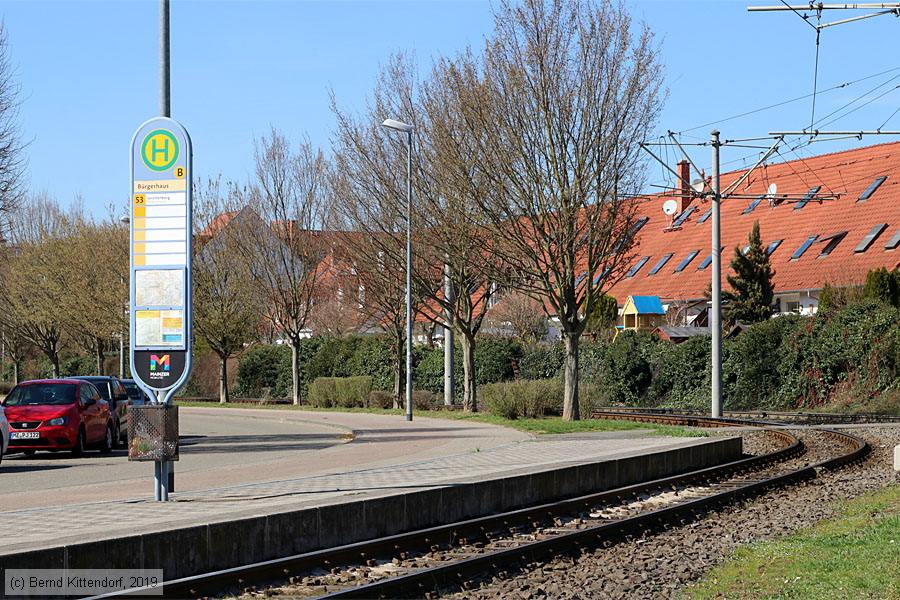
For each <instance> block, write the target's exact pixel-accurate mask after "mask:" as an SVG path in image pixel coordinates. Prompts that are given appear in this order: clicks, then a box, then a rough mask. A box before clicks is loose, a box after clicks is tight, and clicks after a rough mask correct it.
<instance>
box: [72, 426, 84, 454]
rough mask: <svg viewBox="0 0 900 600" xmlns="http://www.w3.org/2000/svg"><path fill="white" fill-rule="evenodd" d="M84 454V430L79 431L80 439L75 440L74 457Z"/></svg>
mask: <svg viewBox="0 0 900 600" xmlns="http://www.w3.org/2000/svg"><path fill="white" fill-rule="evenodd" d="M83 454H84V429H83V428H82V429H79V430H78V437H77V438H75V446H74V447H73V448H72V456H81V455H83Z"/></svg>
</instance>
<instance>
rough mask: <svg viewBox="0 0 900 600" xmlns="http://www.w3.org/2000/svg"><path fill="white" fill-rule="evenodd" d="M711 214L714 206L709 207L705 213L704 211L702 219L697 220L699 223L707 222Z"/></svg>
mask: <svg viewBox="0 0 900 600" xmlns="http://www.w3.org/2000/svg"><path fill="white" fill-rule="evenodd" d="M711 216H712V207H710V208H709V209H707V211H706V212H705V213H703V216H702V217H700V219H699V220H698V221H697V224H698V225H699V224H700V223H706V220H707V219H708V218H710V217H711Z"/></svg>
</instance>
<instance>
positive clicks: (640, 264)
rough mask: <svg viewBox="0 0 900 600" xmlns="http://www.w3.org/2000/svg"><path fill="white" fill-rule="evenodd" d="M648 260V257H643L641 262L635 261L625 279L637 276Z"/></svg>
mask: <svg viewBox="0 0 900 600" xmlns="http://www.w3.org/2000/svg"><path fill="white" fill-rule="evenodd" d="M648 260H650V257H649V256H644V257H643V258H641V260H639V261H637V262H636V263H635V264H634V266H633V267H631V270H630V271H628V274H627V275H626V277H634V276H635V275H637V272H638V271H640V270H641V267H643V266H644V265H645V264H646V263H647V261H648Z"/></svg>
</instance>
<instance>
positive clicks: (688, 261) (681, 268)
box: [675, 250, 700, 273]
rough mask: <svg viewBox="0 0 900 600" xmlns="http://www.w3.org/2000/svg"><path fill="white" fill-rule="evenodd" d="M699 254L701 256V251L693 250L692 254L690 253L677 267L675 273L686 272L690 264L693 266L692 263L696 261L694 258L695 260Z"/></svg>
mask: <svg viewBox="0 0 900 600" xmlns="http://www.w3.org/2000/svg"><path fill="white" fill-rule="evenodd" d="M698 254H700V251H699V250H691V252H690V253H689V254H688V255H687V256H685V257H684V259H683V260H682V261H681V262H680V263H678V266H677V267H675V272H676V273H681V272H682V271H684V269H685V268H686V267H687V266H688V265H689V264H691V261H692V260H694V258H695V257H696V256H697V255H698Z"/></svg>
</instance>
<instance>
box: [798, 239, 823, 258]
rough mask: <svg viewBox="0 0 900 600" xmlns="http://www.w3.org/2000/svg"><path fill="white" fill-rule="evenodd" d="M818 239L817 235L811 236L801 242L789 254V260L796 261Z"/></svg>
mask: <svg viewBox="0 0 900 600" xmlns="http://www.w3.org/2000/svg"><path fill="white" fill-rule="evenodd" d="M818 237H819V236H818V235H811V236H809V237H808V238H806V241H805V242H803V243H802V244H801V245H800V247H799V248H797V250H796V251H795V252H794V253H793V254H791V260H797V259H798V258H800V257H801V256H803V253H804V252H806V251H807V250H808V249H809V247H810V246H812V244H813V242H815V241H816V239H818Z"/></svg>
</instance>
